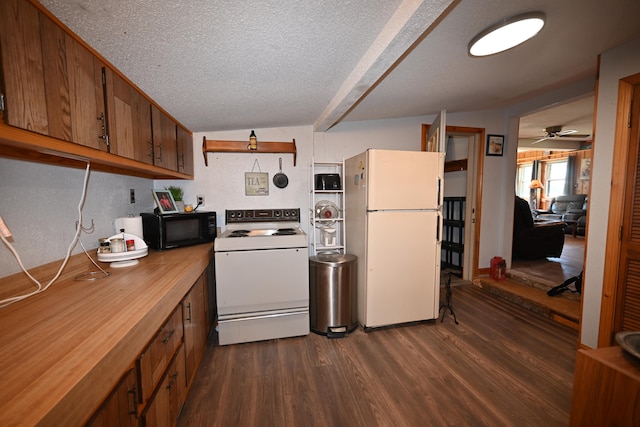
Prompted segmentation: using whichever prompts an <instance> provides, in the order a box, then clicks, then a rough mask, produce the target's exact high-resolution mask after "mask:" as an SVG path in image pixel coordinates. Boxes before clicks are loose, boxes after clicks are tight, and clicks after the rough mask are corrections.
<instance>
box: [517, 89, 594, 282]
mask: <svg viewBox="0 0 640 427" xmlns="http://www.w3.org/2000/svg"><path fill="white" fill-rule="evenodd" d="M594 108H595V95H589V96H585V97H582V98H580V99H574V100H572V101H569V102H566V103H563V104H559V105H554V106H553V107H551V108H546V109H543V110H540V111H537V112H534V113H532V114H528V115H524V116H521V117H520V119H519V129H518V155H517V160H516V161H517V166H516V183H515V189H516V194H517V195H518V196H519V197H521V198H523V199H525V200H527V201H529V204H530V206H531V208H532V215H533V217H534V220H538V221H540V222H541V221H542V220H543V219H549V218H550V217H552V216H553V214H555V213H556V212H554V211H557V210H558V209H559V208H562V205H561V204H560V203H558V204H556V202H557V200H556V197H558V196H563V197H564V196H565V195H569V196H571V195H586V206H585V207H586V208H587V209H588V194H589V186H590V179H591V176H590V162H591V159H592V152H593V151H592V141H593V137H592V133H593V132H592V130H593V112H594ZM580 208H581V207H580ZM571 209H572V211H574V212H577V211H578V209H579V208H577V207H576V206H573V205H572V206H571ZM558 213H560V215H557V218H556V219H558V220H563V219H566V220H567V221H568V230H567V231H568V233H567V234H565V240H564V242H565V244H564V248H563V251H562V256H561V257H559V258H542V259H538V260H522V259H517V258H514V259H512V264H511V269H512V270H513V271H515V272H516V273H517V274H522V275H526V276H528V277H531V278H532V279H534V280H536V281H537V282H539V284H540V285H541V286H540V287H541V288H542V289H544V288H545V287H553V286H555V285H559V284H560V283H563V282H564V281H565V280H567V279H569V278H571V277H574V276H577V275H578V274H579V273H580V272H581V271H582V270H583V268H584V248H585V243H586V211H585V212H584V215H580V216H576V218H573V216H567V217H566V218H564V217H563V216H562V215H561V214H562V212H558ZM576 215H577V214H576ZM578 218H579V220H578ZM573 230H576V232H575V233H574V232H573Z"/></svg>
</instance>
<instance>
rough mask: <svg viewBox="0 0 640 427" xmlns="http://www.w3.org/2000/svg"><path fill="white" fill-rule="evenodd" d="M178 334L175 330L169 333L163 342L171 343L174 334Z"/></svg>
mask: <svg viewBox="0 0 640 427" xmlns="http://www.w3.org/2000/svg"><path fill="white" fill-rule="evenodd" d="M175 333H176V330H175V329H172V330H170V331H169V333H168V334H167V336H166V337H164V339H163V340H162V342H163V343H165V344H167V343H168V342H169V341H171V338H172V337H173V334H175Z"/></svg>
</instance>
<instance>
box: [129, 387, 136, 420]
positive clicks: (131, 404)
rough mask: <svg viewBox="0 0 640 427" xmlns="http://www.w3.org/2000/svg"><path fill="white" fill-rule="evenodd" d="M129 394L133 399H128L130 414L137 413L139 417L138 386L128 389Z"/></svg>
mask: <svg viewBox="0 0 640 427" xmlns="http://www.w3.org/2000/svg"><path fill="white" fill-rule="evenodd" d="M127 394H128V395H129V396H131V400H129V399H127V405H128V406H129V414H130V415H135V416H136V418H138V410H137V408H136V387H135V386H133V387H132V388H130V389H129V390H127Z"/></svg>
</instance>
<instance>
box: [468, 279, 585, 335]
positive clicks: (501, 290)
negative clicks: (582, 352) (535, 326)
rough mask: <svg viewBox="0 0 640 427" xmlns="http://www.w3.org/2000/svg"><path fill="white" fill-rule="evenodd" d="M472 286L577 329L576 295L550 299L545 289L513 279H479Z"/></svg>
mask: <svg viewBox="0 0 640 427" xmlns="http://www.w3.org/2000/svg"><path fill="white" fill-rule="evenodd" d="M474 284H475V285H476V286H479V287H481V288H483V289H486V290H488V291H489V292H491V293H493V294H495V295H498V296H500V297H502V298H505V299H507V300H509V301H511V302H514V303H516V304H518V305H521V306H522V307H524V308H527V309H528V310H531V311H534V312H536V313H539V314H541V315H543V316H546V317H549V318H550V319H553V320H555V321H557V322H558V323H562V324H564V325H567V326H570V327H572V328H574V329H576V330H577V329H578V326H579V324H580V300H579V295H577V294H576V295H577V296H578V299H576V298H574V297H573V296H571V297H569V296H567V297H565V296H554V297H550V296H548V295H547V292H546V290H545V289H541V288H540V287H536V286H529V285H527V284H524V283H521V282H519V281H517V280H514V279H513V278H507V279H506V280H494V279H491V278H490V277H479V278H477V279H475V280H474Z"/></svg>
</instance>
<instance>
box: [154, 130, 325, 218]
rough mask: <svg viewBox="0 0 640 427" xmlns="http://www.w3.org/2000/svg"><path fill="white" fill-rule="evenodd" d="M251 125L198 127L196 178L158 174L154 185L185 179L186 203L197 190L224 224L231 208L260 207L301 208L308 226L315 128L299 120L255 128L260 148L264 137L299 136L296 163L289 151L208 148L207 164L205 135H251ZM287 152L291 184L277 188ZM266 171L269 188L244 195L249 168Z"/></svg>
mask: <svg viewBox="0 0 640 427" xmlns="http://www.w3.org/2000/svg"><path fill="white" fill-rule="evenodd" d="M251 130H252V129H241V130H233V131H219V132H195V133H194V134H193V152H194V159H193V163H194V174H195V179H194V180H193V181H180V180H167V181H160V180H155V181H154V183H155V185H157V186H159V185H180V186H182V187H183V188H184V193H185V195H184V198H185V204H192V205H194V206H195V204H196V196H197V195H203V196H204V198H205V204H204V206H202V207H200V208H198V210H203V211H215V212H216V213H217V215H218V226H219V227H221V228H222V229H224V213H225V210H226V209H258V208H265V209H266V208H300V212H301V216H302V218H303V220H302V221H301V225H302V227H303V229H304V230H305V231H306V230H307V226H308V221H307V218H308V215H307V212H308V206H309V162H310V161H311V156H312V154H311V153H312V147H313V128H312V127H311V126H294V127H282V128H263V129H260V128H255V129H253V130H255V133H256V136H257V139H258V148H259V147H260V142H261V141H275V142H291V141H292V140H293V139H295V140H296V147H297V156H296V166H293V155H292V154H290V153H282V154H280V153H278V154H267V153H251V152H246V153H208V154H207V161H208V163H209V166H205V164H204V158H203V155H202V139H203V137H206V138H207V139H213V140H223V141H226V140H231V141H247V145H248V144H249V134H250V133H251ZM279 158H282V172H283V173H284V174H285V175H287V178H288V179H289V184H288V185H287V186H286V187H285V188H278V187H276V186H275V185H274V184H273V176H274V175H275V174H276V173H278V171H279V164H278V159H279ZM251 171H253V172H266V173H268V174H269V194H268V195H261V196H247V195H245V173H246V172H251Z"/></svg>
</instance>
